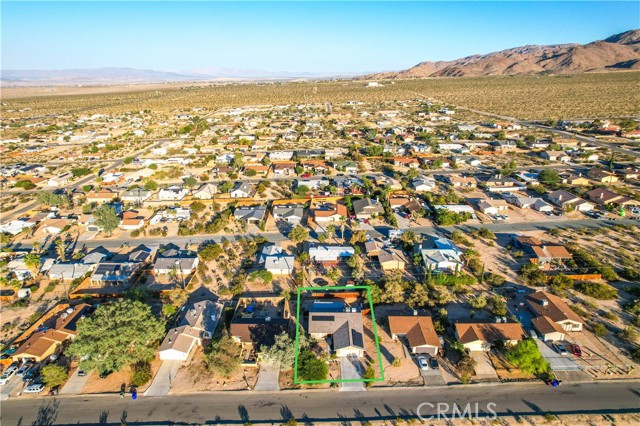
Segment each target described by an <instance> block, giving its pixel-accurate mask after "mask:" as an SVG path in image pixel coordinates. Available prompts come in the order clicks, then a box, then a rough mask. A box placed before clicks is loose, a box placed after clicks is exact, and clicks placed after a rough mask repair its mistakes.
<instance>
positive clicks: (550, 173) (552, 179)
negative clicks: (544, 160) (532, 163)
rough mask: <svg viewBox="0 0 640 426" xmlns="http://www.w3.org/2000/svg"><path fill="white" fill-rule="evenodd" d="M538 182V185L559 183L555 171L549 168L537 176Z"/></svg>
mask: <svg viewBox="0 0 640 426" xmlns="http://www.w3.org/2000/svg"><path fill="white" fill-rule="evenodd" d="M538 180H539V181H540V183H543V184H545V185H557V184H558V183H560V175H558V172H556V171H555V170H551V169H550V168H546V169H544V170H542V171H541V172H540V174H539V175H538Z"/></svg>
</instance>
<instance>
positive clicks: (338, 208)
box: [313, 204, 348, 218]
mask: <svg viewBox="0 0 640 426" xmlns="http://www.w3.org/2000/svg"><path fill="white" fill-rule="evenodd" d="M313 215H314V216H315V217H330V216H334V215H340V216H344V217H345V218H346V217H347V215H348V213H347V206H344V205H342V204H335V206H334V208H333V209H330V210H324V209H323V210H321V209H316V210H313Z"/></svg>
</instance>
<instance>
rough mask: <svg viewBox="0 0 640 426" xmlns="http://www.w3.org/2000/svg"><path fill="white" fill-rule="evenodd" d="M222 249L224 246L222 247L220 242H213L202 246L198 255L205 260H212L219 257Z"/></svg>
mask: <svg viewBox="0 0 640 426" xmlns="http://www.w3.org/2000/svg"><path fill="white" fill-rule="evenodd" d="M222 251H223V250H222V247H220V245H219V244H216V243H211V244H207V245H206V246H204V247H202V248H201V249H200V252H199V253H198V255H199V256H200V259H202V260H204V261H205V262H210V261H212V260H216V259H218V258H219V257H220V255H221V254H222Z"/></svg>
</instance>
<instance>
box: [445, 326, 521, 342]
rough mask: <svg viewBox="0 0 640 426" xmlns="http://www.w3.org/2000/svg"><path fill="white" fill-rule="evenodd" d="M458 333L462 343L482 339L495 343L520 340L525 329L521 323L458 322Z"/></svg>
mask: <svg viewBox="0 0 640 426" xmlns="http://www.w3.org/2000/svg"><path fill="white" fill-rule="evenodd" d="M455 326H456V333H457V334H458V337H459V340H460V343H462V344H465V343H471V342H476V341H478V340H481V341H483V342H488V343H494V342H497V341H499V340H520V339H521V338H522V336H523V335H524V330H523V329H522V326H521V325H520V323H517V322H510V323H504V322H500V323H456V325H455Z"/></svg>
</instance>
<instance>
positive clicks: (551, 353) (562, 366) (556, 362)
mask: <svg viewBox="0 0 640 426" xmlns="http://www.w3.org/2000/svg"><path fill="white" fill-rule="evenodd" d="M534 340H535V342H536V344H537V345H538V349H539V350H540V354H542V356H543V357H544V359H546V360H547V361H549V364H550V365H551V369H552V370H553V371H579V370H582V369H581V368H580V366H578V364H576V362H575V361H574V360H573V355H572V354H571V352H569V353H568V354H567V355H560V354H559V353H558V352H556V351H555V349H553V348H552V347H551V342H543V341H542V340H540V339H534ZM567 351H569V348H567Z"/></svg>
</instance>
